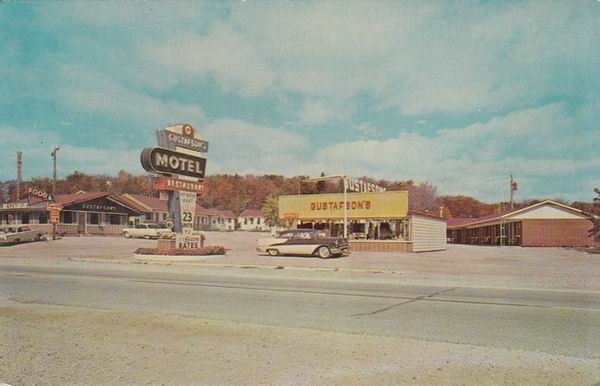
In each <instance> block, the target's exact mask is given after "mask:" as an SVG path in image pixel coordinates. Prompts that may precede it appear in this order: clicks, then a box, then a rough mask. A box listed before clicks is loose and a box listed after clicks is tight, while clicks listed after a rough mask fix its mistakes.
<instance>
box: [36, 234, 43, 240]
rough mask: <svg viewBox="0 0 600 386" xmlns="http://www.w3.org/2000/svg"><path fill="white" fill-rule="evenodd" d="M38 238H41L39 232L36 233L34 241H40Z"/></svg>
mask: <svg viewBox="0 0 600 386" xmlns="http://www.w3.org/2000/svg"><path fill="white" fill-rule="evenodd" d="M40 240H42V234H41V233H38V234H37V235H36V236H35V241H40Z"/></svg>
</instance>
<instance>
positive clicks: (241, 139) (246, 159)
mask: <svg viewBox="0 0 600 386" xmlns="http://www.w3.org/2000/svg"><path fill="white" fill-rule="evenodd" d="M200 132H201V133H202V135H203V136H204V137H205V138H206V139H207V140H208V141H209V142H210V146H209V150H210V151H209V153H208V159H209V161H208V166H207V173H210V174H215V173H239V174H282V173H286V174H294V173H296V172H300V171H301V170H302V169H303V162H304V159H305V155H306V153H307V152H308V151H310V146H309V143H308V141H307V140H306V139H305V138H304V137H303V136H301V135H299V134H294V133H291V132H288V131H286V130H283V129H277V128H271V127H264V126H256V125H253V124H251V123H248V122H244V121H240V120H235V119H219V120H215V121H212V122H210V123H208V124H207V125H206V126H205V127H204V128H202V129H200Z"/></svg>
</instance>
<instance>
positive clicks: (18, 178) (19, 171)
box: [17, 150, 23, 201]
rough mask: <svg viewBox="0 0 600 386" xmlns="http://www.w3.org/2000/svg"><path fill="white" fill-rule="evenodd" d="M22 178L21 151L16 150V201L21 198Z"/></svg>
mask: <svg viewBox="0 0 600 386" xmlns="http://www.w3.org/2000/svg"><path fill="white" fill-rule="evenodd" d="M22 179H23V152H22V151H21V150H19V151H18V152H17V201H19V200H20V199H21V181H22Z"/></svg>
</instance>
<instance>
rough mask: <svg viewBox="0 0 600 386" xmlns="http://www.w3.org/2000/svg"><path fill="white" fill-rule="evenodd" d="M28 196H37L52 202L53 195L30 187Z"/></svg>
mask: <svg viewBox="0 0 600 386" xmlns="http://www.w3.org/2000/svg"><path fill="white" fill-rule="evenodd" d="M27 194H28V195H29V196H36V197H39V198H41V199H44V200H47V201H52V200H53V198H52V195H51V194H50V193H48V192H44V191H43V190H41V189H38V188H35V187H29V188H27Z"/></svg>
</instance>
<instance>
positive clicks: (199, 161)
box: [140, 146, 206, 179]
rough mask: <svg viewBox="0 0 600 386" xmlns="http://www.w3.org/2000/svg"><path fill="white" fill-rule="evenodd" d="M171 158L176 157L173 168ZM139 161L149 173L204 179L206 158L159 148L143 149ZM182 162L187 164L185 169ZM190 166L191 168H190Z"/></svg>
mask: <svg viewBox="0 0 600 386" xmlns="http://www.w3.org/2000/svg"><path fill="white" fill-rule="evenodd" d="M157 157H158V158H157ZM164 157H167V158H166V159H165V158H164ZM173 157H176V162H177V164H176V166H173V162H172V160H173V159H174V158H173ZM140 159H141V162H142V167H143V168H144V169H145V170H146V171H148V172H150V173H157V174H167V175H173V174H174V175H179V176H186V177H192V178H198V179H204V177H205V173H206V158H203V157H199V156H196V155H191V154H188V153H182V152H178V151H175V150H171V149H167V148H164V147H160V146H156V147H147V148H145V149H144V150H143V151H142V154H141V157H140ZM159 160H160V161H161V163H160V164H159V163H158V161H159ZM184 161H185V162H187V167H186V166H185V165H186V163H185V162H184ZM192 162H193V164H192ZM190 164H191V165H192V167H190Z"/></svg>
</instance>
